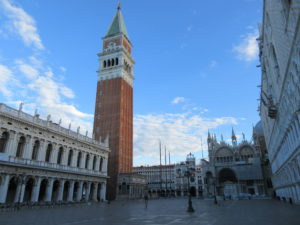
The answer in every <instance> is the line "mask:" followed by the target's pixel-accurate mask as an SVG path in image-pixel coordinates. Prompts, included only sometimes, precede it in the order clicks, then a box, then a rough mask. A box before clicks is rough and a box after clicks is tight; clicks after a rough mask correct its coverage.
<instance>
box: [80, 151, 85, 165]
mask: <svg viewBox="0 0 300 225" xmlns="http://www.w3.org/2000/svg"><path fill="white" fill-rule="evenodd" d="M85 157H86V153H85V152H81V162H80V168H85Z"/></svg>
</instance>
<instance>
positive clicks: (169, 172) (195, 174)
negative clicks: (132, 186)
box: [133, 153, 202, 197]
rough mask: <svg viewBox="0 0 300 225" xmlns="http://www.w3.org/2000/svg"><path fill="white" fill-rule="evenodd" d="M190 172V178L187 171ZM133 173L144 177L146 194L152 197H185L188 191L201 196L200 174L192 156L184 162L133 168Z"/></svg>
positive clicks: (199, 169)
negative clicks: (146, 185)
mask: <svg viewBox="0 0 300 225" xmlns="http://www.w3.org/2000/svg"><path fill="white" fill-rule="evenodd" d="M188 170H190V171H191V174H190V177H188V176H187V173H186V172H187V171H188ZM133 171H134V172H135V173H137V174H141V175H144V176H145V177H146V180H147V184H148V187H147V189H148V193H149V194H150V195H151V196H153V197H158V196H163V197H164V196H167V197H170V196H172V197H179V196H187V195H188V193H189V191H190V193H191V195H192V196H201V195H202V178H201V176H202V174H201V168H200V166H199V165H196V158H195V157H194V155H193V154H191V153H190V154H189V155H188V156H187V159H186V161H184V162H180V163H176V164H169V165H154V166H139V167H134V168H133Z"/></svg>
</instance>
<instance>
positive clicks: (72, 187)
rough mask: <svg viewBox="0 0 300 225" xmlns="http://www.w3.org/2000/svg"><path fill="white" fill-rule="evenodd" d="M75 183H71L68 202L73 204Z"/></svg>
mask: <svg viewBox="0 0 300 225" xmlns="http://www.w3.org/2000/svg"><path fill="white" fill-rule="evenodd" d="M74 183H75V182H74V181H73V180H72V181H70V186H69V190H68V201H69V202H72V201H73V193H74Z"/></svg>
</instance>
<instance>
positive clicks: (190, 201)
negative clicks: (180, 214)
mask: <svg viewBox="0 0 300 225" xmlns="http://www.w3.org/2000/svg"><path fill="white" fill-rule="evenodd" d="M185 175H186V177H187V179H188V197H189V198H188V208H187V212H195V210H194V208H193V203H192V196H191V190H190V177H191V176H193V175H194V174H192V169H191V168H189V166H188V162H187V171H186V172H185Z"/></svg>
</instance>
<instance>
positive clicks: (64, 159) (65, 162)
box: [61, 146, 70, 166]
mask: <svg viewBox="0 0 300 225" xmlns="http://www.w3.org/2000/svg"><path fill="white" fill-rule="evenodd" d="M69 151H70V149H68V148H67V146H64V151H63V157H62V162H61V164H62V165H64V166H66V165H68V157H69Z"/></svg>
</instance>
